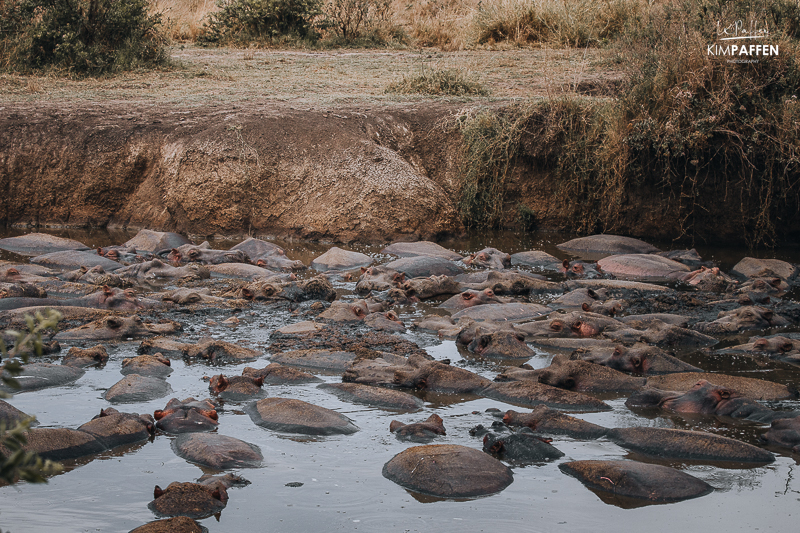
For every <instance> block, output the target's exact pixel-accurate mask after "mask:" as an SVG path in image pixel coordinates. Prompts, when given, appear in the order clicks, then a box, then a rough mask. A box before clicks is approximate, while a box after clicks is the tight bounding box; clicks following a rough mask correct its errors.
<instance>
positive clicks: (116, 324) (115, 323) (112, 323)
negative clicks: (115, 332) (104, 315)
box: [106, 317, 122, 329]
mask: <svg viewBox="0 0 800 533" xmlns="http://www.w3.org/2000/svg"><path fill="white" fill-rule="evenodd" d="M106 326H108V327H110V328H112V329H116V328H120V327H122V320H120V319H118V318H114V317H111V318H109V319H108V320H106Z"/></svg>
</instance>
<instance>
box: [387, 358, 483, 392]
mask: <svg viewBox="0 0 800 533" xmlns="http://www.w3.org/2000/svg"><path fill="white" fill-rule="evenodd" d="M393 383H394V385H396V386H398V387H405V388H410V389H419V390H426V391H432V392H443V393H459V392H460V393H473V394H479V393H480V392H481V391H483V390H484V389H485V388H486V387H488V386H489V385H490V384H491V381H489V380H488V379H486V378H484V377H481V376H479V375H478V374H475V373H474V372H470V371H469V370H466V369H463V368H459V367H456V366H451V365H449V364H445V363H442V362H440V361H431V360H428V359H424V358H422V357H421V356H419V355H416V354H415V355H411V356H410V357H409V358H408V363H407V364H406V365H405V366H403V367H400V368H398V369H396V370H395V371H394V378H393Z"/></svg>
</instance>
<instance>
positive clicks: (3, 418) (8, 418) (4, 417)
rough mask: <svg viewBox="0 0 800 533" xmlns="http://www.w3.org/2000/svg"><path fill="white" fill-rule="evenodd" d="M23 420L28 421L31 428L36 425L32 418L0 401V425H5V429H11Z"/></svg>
mask: <svg viewBox="0 0 800 533" xmlns="http://www.w3.org/2000/svg"><path fill="white" fill-rule="evenodd" d="M24 420H29V421H30V424H31V425H32V426H35V425H37V424H38V422H36V419H35V418H34V417H32V416H30V415H27V414H25V413H23V412H22V411H20V410H19V409H17V408H16V407H14V406H13V405H11V404H10V403H8V402H6V401H4V400H0V424H5V425H6V428H12V427H14V426H15V425H16V424H18V423H20V422H22V421H24Z"/></svg>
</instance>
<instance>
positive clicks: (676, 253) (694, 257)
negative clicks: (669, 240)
mask: <svg viewBox="0 0 800 533" xmlns="http://www.w3.org/2000/svg"><path fill="white" fill-rule="evenodd" d="M656 255H660V256H661V257H666V258H667V259H672V260H673V261H677V262H679V263H683V264H684V265H686V266H688V267H689V268H700V267H701V266H705V267H708V265H707V264H703V258H702V257H700V254H699V253H697V250H695V249H694V248H692V249H691V250H670V251H668V252H658V253H656Z"/></svg>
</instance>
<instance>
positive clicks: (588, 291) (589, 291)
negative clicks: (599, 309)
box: [586, 289, 597, 300]
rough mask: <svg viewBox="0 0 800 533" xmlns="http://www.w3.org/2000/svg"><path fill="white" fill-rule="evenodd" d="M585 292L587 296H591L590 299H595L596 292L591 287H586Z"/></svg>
mask: <svg viewBox="0 0 800 533" xmlns="http://www.w3.org/2000/svg"><path fill="white" fill-rule="evenodd" d="M586 294H587V295H588V296H589V298H591V299H592V300H597V293H596V292H594V291H593V290H592V289H586Z"/></svg>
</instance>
